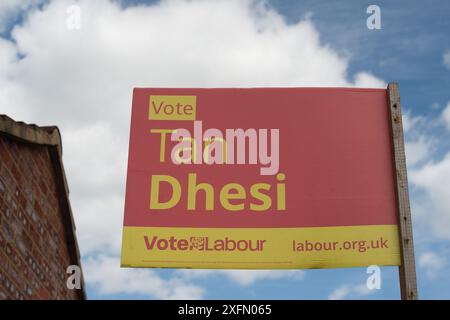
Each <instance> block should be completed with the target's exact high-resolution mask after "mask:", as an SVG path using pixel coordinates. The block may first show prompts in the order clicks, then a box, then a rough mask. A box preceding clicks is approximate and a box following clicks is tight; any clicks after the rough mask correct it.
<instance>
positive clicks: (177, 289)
mask: <svg viewBox="0 0 450 320" xmlns="http://www.w3.org/2000/svg"><path fill="white" fill-rule="evenodd" d="M119 266H120V261H119V259H118V258H115V257H112V256H105V255H98V256H96V257H90V258H88V259H86V260H85V261H83V269H84V274H85V277H86V278H85V281H86V282H87V283H89V285H90V286H93V287H94V288H95V289H96V291H97V292H98V293H99V294H101V295H105V296H112V295H115V294H129V295H141V296H143V297H146V298H156V299H173V300H176V299H182V300H184V299H189V300H196V299H201V298H202V297H203V295H204V289H203V288H201V287H199V286H196V285H193V284H189V283H187V282H186V281H184V280H182V279H179V278H176V277H175V278H172V279H169V280H164V279H162V278H161V277H159V276H158V275H157V274H156V273H155V271H154V270H149V269H124V268H119Z"/></svg>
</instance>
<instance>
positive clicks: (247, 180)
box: [122, 88, 399, 267]
mask: <svg viewBox="0 0 450 320" xmlns="http://www.w3.org/2000/svg"><path fill="white" fill-rule="evenodd" d="M387 101H388V97H387V91H386V90H385V89H350V88H345V89H344V88H255V89H162V88H158V89H144V88H142V89H135V90H134V94H133V110H132V119H131V135H130V151H129V163H128V177H127V191H126V204H125V217H124V230H127V229H128V230H129V231H124V250H125V249H126V248H128V247H127V245H126V243H128V242H131V241H139V243H140V244H139V245H140V246H141V247H142V248H139V249H136V247H133V248H131V249H130V251H133V250H134V253H133V254H131V253H130V255H129V256H127V257H128V258H127V259H128V260H129V261H128V262H127V261H124V260H126V259H124V258H123V261H122V262H123V264H124V265H133V266H136V265H140V266H165V265H164V264H158V263H147V264H146V263H144V262H143V261H144V258H142V256H143V255H146V257H147V258H148V255H149V254H150V256H151V254H152V253H151V252H147V251H148V247H147V248H145V246H144V241H141V240H135V239H141V238H142V237H145V228H150V229H148V230H151V232H156V231H158V228H174V229H173V230H176V232H179V234H183V235H188V234H189V230H190V228H205V230H206V228H208V229H209V230H216V231H217V232H219V231H220V232H224V234H227V235H232V234H233V232H235V230H237V229H239V228H241V229H249V230H250V229H252V231H253V229H254V231H255V232H258V230H261V231H264V230H266V231H267V230H269V229H277V230H279V231H280V229H281V228H286V232H287V233H286V234H289V232H291V231H292V232H293V233H292V234H293V235H294V234H298V233H294V231H295V230H297V231H295V232H298V230H303V231H304V232H306V233H305V234H310V232H313V233H314V232H316V231H315V230H317V229H315V228H325V227H331V228H330V229H326V230H327V233H326V234H327V237H328V235H334V236H335V238H336V239H337V240H339V239H344V238H345V233H348V234H351V233H352V232H353V231H354V230H357V229H351V230H353V231H349V230H350V229H345V228H359V227H360V226H365V227H370V226H372V229H370V230H371V231H370V232H369V233H370V234H371V236H370V237H372V233H371V232H372V231H373V230H375V231H373V232H375V233H373V234H376V231H377V230H378V231H379V232H380V233H379V234H380V235H381V236H383V235H384V236H385V237H388V238H389V241H391V242H392V243H393V244H392V245H391V246H390V249H389V250H386V252H385V254H380V253H379V255H380V256H388V257H389V258H386V259H385V260H382V261H376V260H374V261H375V262H380V263H384V264H391V265H392V264H394V265H395V264H398V256H399V248H398V243H397V242H398V238H397V224H398V222H397V211H396V210H397V209H396V194H395V185H394V170H393V160H392V146H391V138H390V122H389V121H390V120H389V109H388V102H387ZM239 129H242V130H243V132H244V133H248V135H247V136H246V140H245V141H246V144H245V146H244V147H243V148H244V149H243V150H241V151H242V154H240V150H239V147H242V145H239V141H238V139H236V140H235V144H234V146H232V147H230V146H229V144H230V143H231V140H232V139H230V137H233V136H232V135H231V133H233V132H234V133H236V132H237V131H236V130H239ZM208 130H210V131H208ZM247 130H250V131H247ZM174 132H177V133H178V134H181V133H185V134H186V133H188V134H190V136H191V140H188V142H189V143H190V146H191V150H190V152H191V153H190V157H191V158H190V161H187V162H185V163H181V164H180V163H176V161H175V160H174V155H173V152H175V153H176V150H175V149H176V147H177V144H179V141H180V139H179V138H180V137H179V136H178V137H175V135H176V133H174ZM211 132H214V133H216V134H221V135H222V138H223V139H222V141H223V146H224V150H223V155H222V156H223V157H224V162H223V163H207V162H208V161H207V160H208V159H207V157H206V156H205V154H206V153H208V152H210V151H211V150H209V149H208V146H207V143H206V140H207V139H206V138H205V134H206V135H208V133H211ZM228 133H230V135H229V136H228ZM185 146H186V144H185ZM230 148H231V149H230ZM180 151H183V152H187V149H186V148H185V149H183V150H180ZM215 151H216V152H217V150H215ZM261 153H262V154H261ZM180 154H181V153H180ZM239 154H240V156H242V155H244V157H243V158H242V157H241V158H239V157H240V156H238V155H239ZM183 155H185V154H184V153H183ZM210 156H213V155H212V154H210ZM216 159H217V158H216ZM158 176H164V178H162V180H158ZM189 177H190V178H189ZM237 185H239V186H237ZM224 189H226V190H224ZM175 200H176V201H175ZM164 204H166V205H167V208H164V209H163V207H164ZM160 205H161V206H160ZM255 208H256V210H255ZM257 208H259V209H261V208H263V210H257ZM340 227H343V228H342V229H340ZM133 228H140V229H133ZM142 228H144V229H142ZM386 228H387V229H386ZM138 230H139V231H138ZM323 230H325V229H322V231H323ZM364 230H366V229H364ZM288 231H289V232H288ZM322 231H321V232H322ZM357 231H358V232H359V233H358V235H359V237H360V238H361V237H364V236H361V235H364V234H365V233H364V232H365V231H363V229H358V230H357ZM281 232H283V231H282V230H281ZM317 232H319V231H317ZM355 232H356V231H355ZM131 233H133V235H131ZM369 233H366V234H369ZM317 234H318V233H317ZM255 237H256V235H255ZM274 237H276V236H274ZM313 237H316V233H314V235H313ZM317 237H319V236H317ZM370 239H372V238H370ZM370 239H369V238H368V239H366V240H368V241H369V240H370ZM147 240H148V239H147ZM269 240H270V239H268V240H267V241H269ZM273 241H276V240H273ZM268 243H270V242H268ZM275 247H277V248H280V245H279V244H277V245H276V246H275ZM275 247H274V248H275ZM146 250H147V251H146ZM286 250H287V249H286ZM137 251H139V253H137ZM281 251H282V250H281ZM375 253H376V252H375V251H372V253H371V255H373V256H376V254H375ZM177 254H178V253H177ZM268 254H269V253H268ZM138 256H139V257H138ZM268 256H271V257H273V253H270V254H269V255H268ZM131 257H132V258H131ZM321 257H323V256H321ZM333 257H334V256H333ZM368 257H369V256H367V254H364V255H363V257H362V258H361V260H358V261H369V260H370V259H368ZM312 258H314V257H313V256H312ZM133 259H134V260H133ZM292 259H293V260H292V261H294V262H293V266H300V267H302V266H303V264H302V263H299V264H295V258H292ZM302 259H303V258H302ZM323 259H324V260H326V259H327V257H324V258H323ZM343 259H344V260H343V262H342V263H341V264H336V263H334V264H333V263H331V264H330V266H335V265H338V266H345V265H346V261H345V256H344V258H343ZM364 259H365V260H364ZM131 260H133V261H131ZM356 260H357V259H356ZM356 260H355V257H353V256H351V257H348V261H350V263H347V264H348V265H361V264H362V262H355V263H353V262H352V261H356ZM179 266H188V267H197V265H195V264H194V265H192V264H186V263H184V264H183V263H181V264H180V265H179ZM325 267H326V264H325Z"/></svg>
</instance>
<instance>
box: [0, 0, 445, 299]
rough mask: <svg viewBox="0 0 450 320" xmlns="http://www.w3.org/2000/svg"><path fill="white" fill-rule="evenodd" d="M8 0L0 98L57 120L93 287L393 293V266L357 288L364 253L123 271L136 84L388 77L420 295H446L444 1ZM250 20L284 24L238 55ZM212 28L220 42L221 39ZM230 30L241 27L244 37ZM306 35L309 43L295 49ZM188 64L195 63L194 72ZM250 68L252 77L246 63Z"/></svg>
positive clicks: (359, 82)
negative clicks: (340, 263) (315, 265)
mask: <svg viewBox="0 0 450 320" xmlns="http://www.w3.org/2000/svg"><path fill="white" fill-rule="evenodd" d="M57 2H58V1H57ZM11 3H13V2H11ZM15 3H16V5H14V4H9V5H8V4H5V5H0V12H3V13H4V14H0V27H1V29H0V31H1V33H0V34H1V39H0V66H3V68H2V67H0V70H5V71H3V72H0V85H1V86H2V87H4V88H6V89H5V90H3V91H0V106H6V107H3V108H2V107H0V113H7V114H9V115H10V116H13V117H14V118H16V119H17V120H25V121H28V122H36V123H39V124H43V125H44V124H58V125H59V126H60V127H61V128H62V132H63V142H64V150H65V159H64V160H65V164H66V170H67V174H68V177H69V184H70V186H71V200H72V205H73V207H74V212H75V220H76V223H77V230H78V232H77V233H78V237H79V241H80V249H81V254H82V257H83V264H84V267H85V271H84V272H85V274H86V280H87V294H88V297H89V298H91V299H104V298H106V299H110V298H112V299H122V298H123V299H130V298H137V299H161V298H162V299H164V298H174V297H183V298H184V297H189V296H192V297H198V298H204V299H328V298H330V297H337V298H342V299H397V298H398V297H399V286H398V271H397V269H396V268H393V267H386V268H382V288H381V290H374V291H370V292H368V291H366V290H362V289H361V288H362V286H364V284H365V281H366V279H367V274H366V270H365V269H364V268H355V269H335V270H306V271H300V272H296V273H275V274H272V275H269V274H260V275H259V276H256V277H255V276H252V275H245V274H243V275H242V274H239V275H230V274H227V273H221V272H217V273H203V274H197V275H195V274H190V273H182V272H179V271H174V270H170V269H165V270H121V271H118V270H117V269H118V263H117V262H118V260H117V259H118V255H119V253H120V225H121V219H122V208H123V191H124V177H125V169H126V156H127V139H128V129H129V128H128V126H129V122H128V119H129V110H128V108H129V102H130V98H131V88H132V87H134V86H148V87H151V86H241V85H242V86H262V85H297V86H308V85H309V86H316V85H318V86H330V85H339V86H354V85H355V86H374V87H379V86H382V85H384V84H385V83H387V82H390V81H397V82H399V83H400V90H401V97H402V106H403V108H404V111H405V114H406V115H405V131H406V137H407V138H406V139H407V156H408V161H409V162H408V167H409V172H410V193H411V202H412V213H413V219H414V232H415V234H414V235H415V240H416V260H417V270H418V284H419V295H420V297H421V298H423V299H449V298H450V277H448V275H447V274H446V268H448V266H449V264H450V232H447V231H446V230H450V229H447V226H448V227H449V228H450V203H449V200H448V199H449V197H448V196H449V191H446V186H448V185H449V184H450V164H449V163H450V161H449V160H448V158H447V155H448V154H449V153H450V146H449V141H450V139H449V132H450V105H449V102H450V94H449V92H450V90H449V89H450V88H449V87H450V54H449V58H448V60H449V61H448V63H447V64H448V65H446V63H445V61H446V59H445V56H446V54H447V53H449V52H450V35H449V33H448V30H450V19H448V14H449V12H450V3H449V2H448V1H431V0H427V1H406V0H404V1H402V0H398V1H361V0H355V1H345V2H343V1H339V2H338V1H318V0H315V1H313V0H307V1H286V0H273V1H266V3H265V6H263V9H261V10H262V12H263V15H262V16H261V17H259V16H258V15H256V16H255V15H254V14H253V13H254V12H255V9H254V4H255V2H253V3H251V2H248V1H230V2H225V1H210V2H205V1H201V0H199V1H192V2H185V1H181V0H180V1H171V2H170V3H169V4H167V3H166V2H165V1H163V2H154V1H151V2H146V1H123V2H122V3H121V5H118V4H117V3H116V2H108V1H106V0H105V1H103V0H99V1H60V2H58V3H55V2H52V1H16V2H15ZM256 3H260V2H258V1H256ZM17 4H19V5H17ZM73 4H75V5H77V6H79V7H80V8H81V14H82V16H81V17H82V20H81V22H82V25H81V30H80V31H78V32H77V31H70V30H69V31H68V30H67V28H65V27H64V25H63V24H64V21H65V19H67V13H66V8H68V7H69V6H70V5H73ZM370 4H376V5H378V6H379V7H380V8H381V25H382V29H381V30H369V29H367V27H366V19H367V17H368V14H366V8H367V7H368V6H369V5H370ZM1 6H4V8H2V7H1ZM1 9H3V11H1ZM217 12H221V14H218V13H217ZM268 12H269V13H270V14H269V15H267V13H268ZM181 13H182V14H181ZM274 16H275V17H274ZM159 17H164V18H165V20H164V21H162V20H161V21H159V20H158V19H159ZM221 17H224V18H223V20H224V21H222V20H221ZM209 19H210V20H209ZM280 19H281V20H280ZM280 21H282V22H280ZM259 23H261V24H262V25H263V26H265V27H266V28H267V29H268V30H269V29H270V30H272V29H271V28H274V30H276V32H279V34H278V35H277V38H271V37H272V35H271V34H270V32H268V31H263V32H262V34H261V36H262V37H266V38H267V39H270V40H271V41H272V43H273V46H274V47H275V46H280V48H279V50H275V49H273V51H270V53H271V54H270V55H269V54H267V55H266V54H265V51H264V52H262V51H261V50H259V51H258V52H259V55H258V56H257V57H254V56H253V57H252V56H247V55H245V52H244V53H242V50H244V51H245V48H248V49H253V48H259V49H261V47H260V45H261V44H260V43H259V42H258V41H259V40H257V38H258V37H259V36H258V33H256V32H253V29H252V28H253V27H252V26H254V25H258V24H259ZM184 30H188V31H189V32H190V33H186V34H185V33H184V32H185V31H184ZM242 30H244V31H242ZM264 30H265V29H264ZM188 31H186V32H188ZM137 35H139V36H140V38H139V39H138V36H137ZM285 35H289V36H285ZM134 37H136V39H134ZM167 37H174V38H177V39H181V38H186V37H189V38H190V40H191V44H192V43H196V44H197V46H198V47H201V48H202V49H204V50H203V51H202V53H201V54H200V53H199V52H200V51H196V50H197V49H196V47H193V46H192V47H191V46H190V44H189V43H188V42H186V43H184V42H183V41H181V40H180V41H179V42H180V43H181V44H178V43H176V44H174V42H173V41H167ZM283 37H285V38H283ZM217 38H220V39H224V40H223V41H224V42H225V44H226V46H225V45H223V46H221V45H217V44H215V41H214V40H215V39H217ZM228 38H230V40H228ZM233 38H235V39H238V40H242V42H241V45H240V47H238V46H237V45H236V46H234V44H233V43H234V42H233ZM280 38H281V39H283V41H279V42H278V40H277V39H280ZM155 41H156V42H158V41H159V43H160V44H161V45H163V46H164V49H161V47H159V49H160V50H164V51H163V53H158V47H152V44H151V43H153V42H155ZM203 41H204V42H207V43H208V48H207V47H206V46H205V47H202V46H203V45H204V44H203ZM227 41H229V42H227ZM302 41H304V42H303V43H302ZM286 43H287V44H288V45H286ZM307 45H310V46H311V50H312V52H313V54H312V55H310V54H309V53H308V52H306V50H304V47H306V46H307ZM214 46H217V47H214ZM242 46H244V48H243V49H242ZM245 46H248V47H245ZM284 46H285V47H284ZM211 47H212V49H211ZM165 50H167V51H165ZM183 50H187V51H186V52H194V53H197V55H200V57H199V58H197V57H189V58H186V55H185V56H183V55H181V54H179V53H180V52H183ZM208 50H211V51H208ZM264 50H266V49H264ZM205 51H206V52H205ZM139 52H141V53H139ZM177 52H178V54H176V53H177ZM202 54H204V56H201V55H202ZM235 57H239V59H242V62H245V66H246V68H242V65H240V64H239V63H237V62H236V58H235ZM184 59H190V60H186V61H185V60H184ZM315 59H317V60H315ZM240 61H241V60H240ZM281 61H283V62H284V64H281V63H280V62H281ZM186 62H188V63H186ZM222 64H223V66H224V67H223V68H222V67H221V65H222ZM308 64H311V65H313V67H311V68H306V66H307V65H308ZM218 65H219V66H218ZM163 66H164V67H165V68H163ZM191 66H192V68H193V69H195V70H197V71H198V74H199V75H198V76H197V77H196V78H195V79H193V78H191V76H190V75H191V74H192V70H193V69H191ZM285 66H287V67H286V69H283V68H284V67H285ZM169 68H170V69H174V70H175V71H173V70H172V71H170V72H169V71H167V70H168V69H169ZM259 69H262V71H261V73H260V74H258V77H256V76H253V75H252V74H251V73H252V72H253V73H255V70H259ZM274 70H275V71H274ZM292 70H293V71H292ZM296 70H299V71H296ZM274 72H275V73H274ZM166 73H167V75H166ZM291 73H292V74H291ZM155 74H157V75H158V76H155ZM273 74H275V76H274V77H273V79H272V75H273ZM55 88H56V90H55ZM99 93H105V96H108V97H106V98H105V97H103V96H99ZM2 109H4V110H2ZM447 109H448V110H449V111H448V112H447V113H446V112H445V110H447ZM106 112H107V113H108V115H106V116H105V114H106ZM86 141H93V142H92V143H91V144H93V146H88V144H86V143H85V142H86ZM83 155H84V156H83ZM89 155H95V156H94V157H92V156H89ZM89 170H91V171H89ZM152 287H153V289H152ZM167 288H169V289H167ZM166 289H167V292H165V290H166ZM161 292H164V293H161Z"/></svg>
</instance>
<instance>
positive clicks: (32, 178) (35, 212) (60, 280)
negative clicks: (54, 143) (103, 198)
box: [0, 135, 77, 300]
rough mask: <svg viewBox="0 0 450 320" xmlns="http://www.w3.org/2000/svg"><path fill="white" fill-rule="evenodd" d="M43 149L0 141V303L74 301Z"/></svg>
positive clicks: (49, 164)
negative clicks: (11, 301) (8, 301)
mask: <svg viewBox="0 0 450 320" xmlns="http://www.w3.org/2000/svg"><path fill="white" fill-rule="evenodd" d="M58 196H62V195H58V192H57V188H56V186H55V174H54V171H53V167H52V162H51V159H50V153H49V149H48V147H45V146H38V145H32V144H28V143H22V142H18V141H16V140H12V139H9V138H6V136H3V135H0V300H2V299H77V292H76V290H68V289H67V287H66V277H67V274H66V268H67V266H68V265H70V264H71V263H70V256H69V251H68V247H67V245H66V240H65V233H64V225H63V219H62V212H61V210H60V208H59V202H58Z"/></svg>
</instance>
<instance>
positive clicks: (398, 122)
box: [388, 83, 418, 300]
mask: <svg viewBox="0 0 450 320" xmlns="http://www.w3.org/2000/svg"><path fill="white" fill-rule="evenodd" d="M388 94H389V97H388V98H389V110H390V117H391V133H392V146H393V152H394V154H393V161H394V165H395V185H396V191H397V208H398V219H399V227H400V228H399V229H400V230H399V231H400V248H401V263H402V264H401V266H400V267H399V276H400V294H401V299H402V300H416V299H418V293H417V282H416V267H415V260H414V244H413V232H412V221H411V209H410V205H409V194H408V177H407V174H406V158H405V143H404V139H403V125H402V111H401V106H400V91H399V88H398V84H397V83H390V84H389V85H388Z"/></svg>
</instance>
